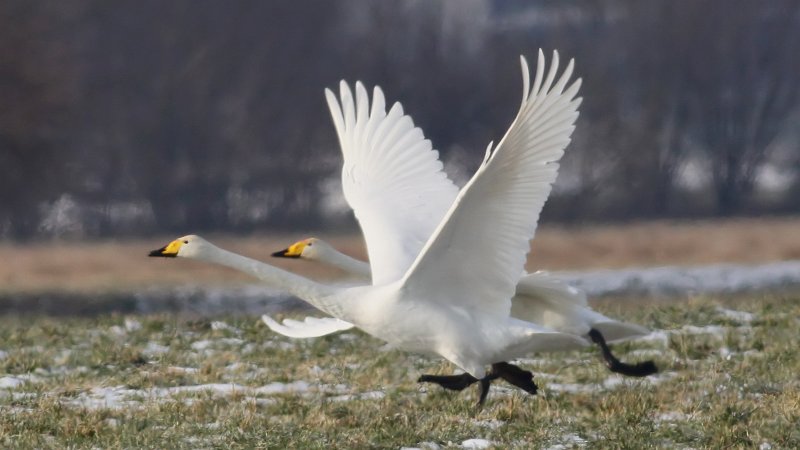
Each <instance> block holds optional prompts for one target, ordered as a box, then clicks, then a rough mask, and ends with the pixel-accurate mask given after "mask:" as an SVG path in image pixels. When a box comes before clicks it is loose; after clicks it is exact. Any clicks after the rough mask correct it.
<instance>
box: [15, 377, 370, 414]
mask: <svg viewBox="0 0 800 450" xmlns="http://www.w3.org/2000/svg"><path fill="white" fill-rule="evenodd" d="M6 378H9V377H6ZM14 387H17V385H15V386H12V388H14ZM348 390H349V388H348V387H347V386H345V385H311V384H309V383H308V382H306V381H302V380H300V381H293V382H290V383H280V382H273V383H269V384H267V385H264V386H260V387H249V386H244V385H241V384H237V383H209V384H199V385H191V386H173V387H154V388H145V389H130V388H126V387H124V386H111V387H95V388H91V389H89V390H87V391H84V392H81V393H80V394H78V395H77V396H75V397H73V398H70V399H67V400H64V401H63V402H62V403H63V404H64V405H66V406H71V407H75V408H86V409H127V408H134V409H135V408H141V407H143V406H145V402H148V401H165V400H166V401H170V400H171V401H183V402H185V403H192V402H193V401H194V400H195V398H196V397H194V398H192V397H190V396H188V395H189V394H196V395H209V396H212V397H231V396H234V395H236V396H242V397H243V399H244V401H250V402H254V403H256V404H262V403H270V402H271V401H272V399H269V398H263V396H272V395H280V394H299V395H312V394H323V395H331V394H339V395H333V396H331V397H329V399H330V400H332V401H346V400H356V399H359V400H361V399H363V400H372V399H381V398H383V397H384V396H385V394H384V393H383V392H381V391H372V392H365V393H360V394H342V393H343V392H347V391H348Z"/></svg>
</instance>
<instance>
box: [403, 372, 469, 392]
mask: <svg viewBox="0 0 800 450" xmlns="http://www.w3.org/2000/svg"><path fill="white" fill-rule="evenodd" d="M476 381H478V379H477V378H475V377H473V376H472V375H470V374H468V373H462V374H460V375H422V376H420V377H419V378H417V383H436V384H438V385H439V386H441V387H443V388H445V389H450V390H451V391H463V390H464V389H466V388H467V387H469V386H471V385H472V384H473V383H475V382H476Z"/></svg>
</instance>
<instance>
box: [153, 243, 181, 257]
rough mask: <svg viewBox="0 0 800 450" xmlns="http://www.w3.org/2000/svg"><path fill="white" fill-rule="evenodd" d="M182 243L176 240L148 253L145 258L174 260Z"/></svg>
mask: <svg viewBox="0 0 800 450" xmlns="http://www.w3.org/2000/svg"><path fill="white" fill-rule="evenodd" d="M181 245H183V241H181V240H180V239H176V240H174V241H172V242H170V243H169V244H167V245H165V246H163V247H161V248H159V249H157V250H153V251H152V252H150V253H149V254H148V255H147V256H160V257H162V258H174V257H176V256H178V250H180V249H181Z"/></svg>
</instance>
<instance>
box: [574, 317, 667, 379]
mask: <svg viewBox="0 0 800 450" xmlns="http://www.w3.org/2000/svg"><path fill="white" fill-rule="evenodd" d="M589 337H590V338H591V339H592V342H594V343H595V344H597V345H599V346H600V350H601V351H602V352H603V359H604V360H605V361H606V366H608V369H609V370H610V371H612V372H616V373H620V374H622V375H627V376H630V377H646V376H648V375H652V374H654V373H656V372H658V367H656V364H655V363H654V362H653V361H652V360H651V361H643V362H640V363H636V364H627V363H624V362H622V361H620V360H618V359H617V358H616V357H615V356H614V355H613V354H612V353H611V349H610V348H608V345H607V344H606V339H605V338H604V337H603V335H602V333H600V332H599V331H597V330H596V329H594V328H592V329H591V330H589Z"/></svg>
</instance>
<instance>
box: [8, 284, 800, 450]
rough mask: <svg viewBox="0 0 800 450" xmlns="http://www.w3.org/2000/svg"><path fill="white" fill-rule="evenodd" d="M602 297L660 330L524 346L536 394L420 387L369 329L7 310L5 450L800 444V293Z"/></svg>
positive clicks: (442, 367) (425, 364) (403, 357)
mask: <svg viewBox="0 0 800 450" xmlns="http://www.w3.org/2000/svg"><path fill="white" fill-rule="evenodd" d="M629 306H630V303H629V302H614V301H604V302H602V303H601V304H600V305H598V308H599V309H600V310H602V311H603V312H605V313H607V314H610V315H612V316H615V317H624V318H626V319H628V320H631V321H635V322H638V323H642V324H644V325H647V326H649V327H651V328H652V329H654V330H658V331H656V332H654V333H653V334H652V335H650V336H649V337H648V338H647V339H643V340H641V341H638V342H633V343H625V344H619V345H617V346H615V350H616V352H617V353H618V355H619V356H621V357H622V358H623V359H626V360H639V359H648V358H654V359H655V361H656V362H657V364H658V366H659V367H660V368H661V369H662V371H661V373H660V374H658V375H657V376H654V377H652V378H649V379H644V380H639V379H630V378H628V379H626V378H622V377H621V376H619V375H614V374H611V373H609V372H608V371H607V370H606V369H605V368H604V366H603V365H602V364H601V362H600V358H599V355H598V352H597V351H596V349H594V348H590V349H587V350H584V351H580V352H569V353H560V354H552V355H545V354H540V355H531V356H530V358H531V359H526V360H521V361H519V364H520V365H522V366H523V367H525V368H528V369H530V370H532V371H534V373H535V381H536V382H537V383H538V384H539V387H540V394H539V395H537V396H528V395H527V394H524V393H522V392H521V391H519V390H516V389H512V388H510V387H508V386H507V385H503V383H495V385H494V387H493V388H492V391H491V393H490V394H489V399H488V401H487V403H486V405H485V407H484V408H483V409H482V410H477V409H476V408H475V406H474V402H475V399H476V395H477V392H476V390H475V389H470V390H468V391H465V392H462V393H452V392H446V391H443V390H442V389H441V388H438V387H436V386H421V385H418V384H417V383H415V379H416V377H417V376H419V375H420V374H421V373H449V372H450V371H451V370H452V368H451V367H450V366H449V365H448V364H446V363H442V362H440V361H436V360H427V359H422V358H420V357H417V356H414V355H410V354H406V353H402V352H397V351H388V352H387V351H382V350H381V343H380V342H378V341H377V340H374V339H372V338H369V337H368V336H365V335H363V334H361V333H360V332H347V333H342V334H338V335H335V336H329V337H326V338H322V339H315V340H291V339H288V338H282V337H280V336H277V335H275V334H273V333H270V332H268V330H267V329H266V327H264V326H263V325H262V324H260V323H259V322H258V320H257V319H256V318H242V317H238V318H221V319H220V318H218V319H214V320H211V319H208V320H200V321H187V320H183V319H180V318H177V317H174V316H140V317H136V316H128V317H122V316H117V315H110V316H109V315H106V316H100V317H97V318H93V319H87V318H65V319H53V318H48V317H23V318H12V317H5V318H0V346H2V347H0V350H2V352H0V366H2V369H0V370H1V371H2V372H3V373H4V375H0V411H2V413H1V414H0V447H2V448H67V447H69V448H231V449H233V448H401V447H417V448H483V447H485V446H489V447H491V448H550V449H564V448H583V447H590V448H760V449H778V448H800V380H799V379H798V376H797V374H798V373H800V356H798V351H797V350H798V346H800V334H799V333H798V327H800V319H798V318H800V297H798V296H749V297H741V298H735V299H730V298H728V299H726V298H719V297H711V298H695V299H691V300H688V301H687V300H683V301H677V302H668V303H665V302H661V303H659V302H650V303H645V304H637V307H636V308H630V307H629Z"/></svg>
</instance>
